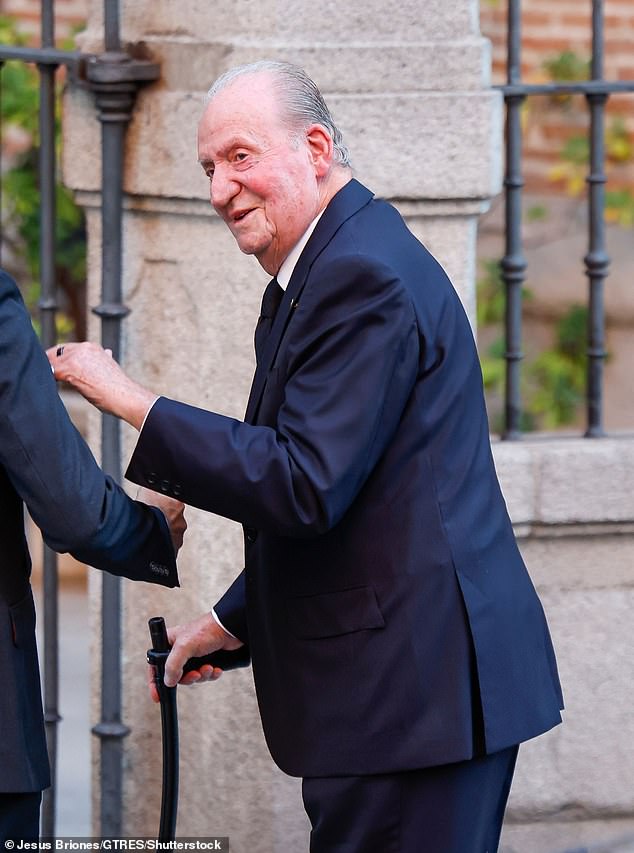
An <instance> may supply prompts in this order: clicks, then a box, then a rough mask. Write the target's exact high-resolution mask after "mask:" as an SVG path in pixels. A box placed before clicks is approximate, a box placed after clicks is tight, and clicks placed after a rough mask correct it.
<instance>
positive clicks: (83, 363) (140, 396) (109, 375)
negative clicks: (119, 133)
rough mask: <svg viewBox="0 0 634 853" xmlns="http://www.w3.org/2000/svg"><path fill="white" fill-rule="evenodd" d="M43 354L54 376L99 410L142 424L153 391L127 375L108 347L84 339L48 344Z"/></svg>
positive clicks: (136, 425)
mask: <svg viewBox="0 0 634 853" xmlns="http://www.w3.org/2000/svg"><path fill="white" fill-rule="evenodd" d="M46 355H47V357H48V360H49V362H50V365H51V367H52V369H53V373H54V375H55V378H56V379H58V380H60V381H62V382H67V383H68V384H69V385H71V386H72V387H73V388H74V389H75V390H76V391H79V393H80V394H81V395H82V397H85V398H86V399H87V400H88V402H89V403H92V404H93V406H96V407H97V408H98V409H100V410H101V411H102V412H108V413H109V414H111V415H115V416H116V417H118V418H122V419H123V420H125V421H127V422H128V423H129V424H131V425H132V426H133V427H135V428H136V429H140V428H141V425H142V423H143V420H144V418H145V415H146V413H147V412H148V410H149V409H150V407H151V406H152V403H153V402H154V401H155V400H156V395H155V394H153V393H152V392H151V391H149V390H148V389H147V388H144V387H143V386H142V385H139V384H138V383H137V382H135V381H134V380H132V379H130V377H129V376H127V374H125V373H124V372H123V370H122V369H121V367H120V366H119V365H118V364H117V362H116V361H115V360H114V358H113V357H112V352H111V350H107V349H103V347H100V346H99V345H98V344H93V343H90V342H89V341H84V342H83V343H68V344H63V345H62V346H56V347H51V348H50V349H48V350H47V351H46Z"/></svg>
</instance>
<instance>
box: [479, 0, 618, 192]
mask: <svg viewBox="0 0 634 853" xmlns="http://www.w3.org/2000/svg"><path fill="white" fill-rule="evenodd" d="M506 6H507V3H506V0H498V2H495V0H481V2H480V22H481V28H482V32H483V34H484V35H486V36H487V37H488V38H490V39H491V42H492V47H493V80H494V83H502V82H504V81H505V79H506ZM591 16H592V10H591V2H590V0H522V77H523V79H524V81H525V82H529V83H537V82H544V81H548V80H550V79H551V78H550V77H549V74H548V72H547V71H546V69H545V68H544V63H545V62H547V61H548V60H549V59H552V58H554V57H557V56H558V55H560V54H561V53H562V52H563V51H570V50H572V51H574V52H575V54H577V55H578V56H579V57H580V58H581V59H584V60H589V59H590V54H591V42H592V28H591V23H592V20H591ZM604 22H605V24H604V36H605V42H604V44H605V48H604V76H605V77H606V78H607V79H610V80H634V0H605V17H604ZM607 112H608V117H607V120H606V125H607V128H608V129H610V128H612V129H614V128H615V127H616V126H617V125H618V123H620V120H621V119H622V121H623V123H624V127H625V131H626V136H625V139H623V138H622V137H621V136H620V135H618V134H617V137H618V138H619V139H621V142H620V143H619V144H617V145H614V146H610V147H611V149H612V154H611V155H610V156H609V160H608V176H609V183H608V188H618V187H623V186H628V187H630V188H634V164H633V162H632V158H631V157H627V156H626V155H627V140H628V139H629V145H630V146H631V149H632V151H633V152H634V93H632V94H627V95H612V96H611V97H610V99H609V102H608V108H607ZM615 122H616V123H617V124H615ZM587 127H588V112H587V108H586V102H585V99H584V98H583V97H581V96H578V97H575V98H573V99H568V100H564V101H554V100H552V99H550V98H547V97H544V96H533V97H531V98H529V99H528V100H527V106H526V108H525V113H524V130H525V148H524V155H525V169H526V175H525V177H526V179H527V189H529V190H530V189H533V190H551V191H552V190H555V189H558V188H561V187H562V186H563V185H564V183H565V181H563V179H560V180H559V181H554V179H553V178H554V176H553V174H552V172H553V169H554V168H555V167H556V166H557V164H558V163H560V162H561V160H560V156H559V153H560V151H561V149H562V146H563V145H564V143H565V141H566V140H567V139H568V138H569V137H571V136H579V135H581V134H584V133H585V131H586V129H587ZM610 138H614V133H612V134H611V135H610ZM624 142H625V143H626V144H625V146H624ZM579 171H583V169H581V170H579V169H578V170H577V172H579Z"/></svg>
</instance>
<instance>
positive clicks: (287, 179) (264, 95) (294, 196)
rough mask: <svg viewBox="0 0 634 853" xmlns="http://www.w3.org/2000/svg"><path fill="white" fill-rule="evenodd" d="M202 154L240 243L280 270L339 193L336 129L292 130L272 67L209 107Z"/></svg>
mask: <svg viewBox="0 0 634 853" xmlns="http://www.w3.org/2000/svg"><path fill="white" fill-rule="evenodd" d="M198 158H199V160H200V163H201V165H202V167H203V169H204V170H205V174H206V175H207V176H208V177H209V179H210V199H211V203H212V205H213V207H214V209H215V210H216V212H217V213H218V214H219V215H220V216H221V217H222V218H223V219H224V221H225V222H226V223H227V225H228V226H229V229H230V230H231V233H232V234H233V236H234V237H235V238H236V241H237V243H238V246H239V247H240V249H241V250H242V251H243V252H245V253H246V254H249V255H255V256H256V258H257V259H258V261H259V262H260V264H261V266H262V267H263V268H264V269H265V270H266V271H267V272H268V273H269V274H270V275H275V274H276V273H277V271H278V270H279V268H280V265H281V264H282V262H283V261H284V259H285V258H286V257H287V255H288V254H289V252H290V250H291V249H292V248H293V246H294V245H295V244H296V243H297V241H298V240H299V239H300V237H301V236H302V234H303V233H304V231H305V230H306V228H307V227H308V226H309V224H310V223H311V222H312V220H313V219H314V218H315V216H317V214H318V213H319V211H320V210H322V209H323V208H324V207H325V205H326V204H327V202H328V201H329V198H330V196H331V195H332V193H330V194H329V193H328V192H327V185H328V180H327V178H328V175H329V173H330V170H331V167H332V140H331V139H330V136H329V135H328V133H327V132H326V131H325V130H324V128H322V127H321V126H320V125H312V126H311V127H309V128H307V129H304V130H303V131H297V132H296V133H295V134H293V133H292V132H291V129H290V127H289V125H288V123H285V121H284V119H283V116H282V114H281V110H280V105H279V96H278V95H277V93H276V91H275V86H274V81H273V77H272V75H271V74H270V72H261V73H258V74H245V75H243V76H240V77H237V78H235V79H234V80H233V81H232V82H231V83H229V84H228V85H227V87H226V88H224V89H221V90H220V91H219V92H218V93H217V94H216V95H215V97H214V98H213V99H212V100H211V102H210V103H209V105H208V107H207V109H206V110H205V113H204V114H203V117H202V119H201V121H200V125H199V127H198Z"/></svg>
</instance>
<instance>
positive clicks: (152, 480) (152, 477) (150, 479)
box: [145, 471, 158, 486]
mask: <svg viewBox="0 0 634 853" xmlns="http://www.w3.org/2000/svg"><path fill="white" fill-rule="evenodd" d="M145 479H146V480H147V484H148V486H155V485H156V483H157V480H158V476H157V475H156V474H155V473H154V471H152V472H151V473H150V474H148V475H147V477H146V478H145Z"/></svg>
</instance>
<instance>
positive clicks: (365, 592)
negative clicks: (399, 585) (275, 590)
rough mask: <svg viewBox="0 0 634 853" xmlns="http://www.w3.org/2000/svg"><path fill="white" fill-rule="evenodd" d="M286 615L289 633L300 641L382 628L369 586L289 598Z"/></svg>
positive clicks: (380, 616)
mask: <svg viewBox="0 0 634 853" xmlns="http://www.w3.org/2000/svg"><path fill="white" fill-rule="evenodd" d="M287 613H288V621H289V626H290V628H291V631H292V632H293V633H294V634H295V636H296V637H299V638H300V639H302V640H313V639H318V638H321V637H337V636H339V635H341V634H351V633H352V632H354V631H365V630H368V629H370V628H383V627H384V626H385V620H384V619H383V614H382V613H381V611H380V609H379V603H378V601H377V599H376V593H375V591H374V589H373V587H371V586H359V587H355V588H354V589H342V590H338V591H337V592H327V593H320V594H319V595H305V596H302V597H301V598H289V599H288V600H287Z"/></svg>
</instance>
